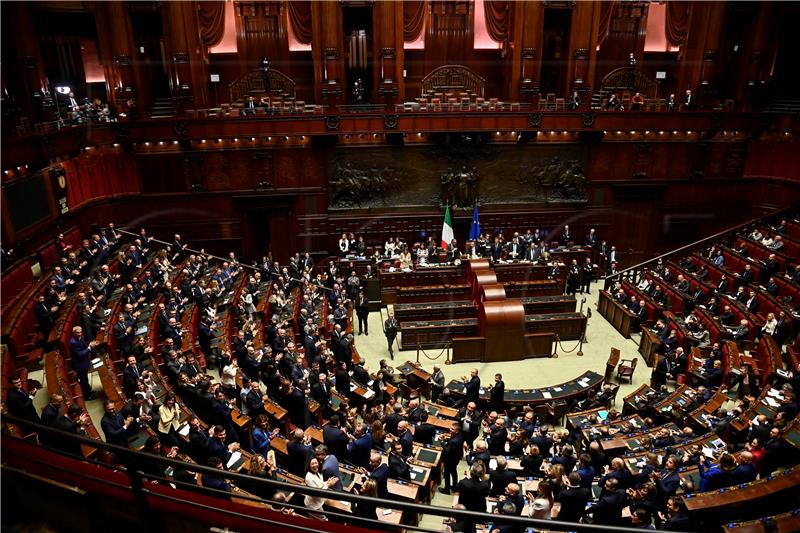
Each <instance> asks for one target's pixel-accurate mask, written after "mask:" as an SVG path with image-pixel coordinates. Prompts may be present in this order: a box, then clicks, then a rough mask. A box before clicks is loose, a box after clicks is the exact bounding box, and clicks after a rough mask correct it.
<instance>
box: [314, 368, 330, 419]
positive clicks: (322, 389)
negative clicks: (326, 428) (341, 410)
mask: <svg viewBox="0 0 800 533" xmlns="http://www.w3.org/2000/svg"><path fill="white" fill-rule="evenodd" d="M311 398H313V399H314V401H316V402H317V403H318V404H319V405H320V407H321V408H322V416H323V417H325V418H330V416H331V414H332V411H331V386H330V384H329V383H328V376H327V374H325V373H324V372H320V374H319V380H318V381H317V382H316V383H314V384H313V385H311Z"/></svg>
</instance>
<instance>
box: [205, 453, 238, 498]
mask: <svg viewBox="0 0 800 533" xmlns="http://www.w3.org/2000/svg"><path fill="white" fill-rule="evenodd" d="M206 464H207V465H208V466H210V467H211V468H217V469H219V470H225V463H224V461H223V460H222V459H220V458H219V457H216V456H212V457H209V458H208V462H207V463H206ZM200 479H201V481H202V483H203V486H204V487H207V488H209V489H215V490H221V491H223V492H231V485H230V483H228V481H227V480H226V479H225V478H222V477H217V476H215V475H213V474H203V475H202V476H201V478H200Z"/></svg>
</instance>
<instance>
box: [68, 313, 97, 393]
mask: <svg viewBox="0 0 800 533" xmlns="http://www.w3.org/2000/svg"><path fill="white" fill-rule="evenodd" d="M96 344H97V342H96V341H91V342H86V339H84V338H83V328H81V327H80V326H75V327H74V328H72V338H71V339H70V340H69V352H70V355H71V356H72V360H71V364H72V369H73V370H75V373H76V374H77V376H78V383H80V386H81V391H82V392H83V397H84V399H86V400H94V399H95V398H96V396H95V394H94V392H92V388H91V386H90V385H89V362H90V360H91V356H92V348H94V347H95V345H96Z"/></svg>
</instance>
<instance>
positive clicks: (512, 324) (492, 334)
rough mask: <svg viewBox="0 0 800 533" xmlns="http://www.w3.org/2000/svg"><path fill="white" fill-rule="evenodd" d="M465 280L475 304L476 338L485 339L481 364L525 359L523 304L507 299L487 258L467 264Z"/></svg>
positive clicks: (517, 300) (519, 301)
mask: <svg viewBox="0 0 800 533" xmlns="http://www.w3.org/2000/svg"><path fill="white" fill-rule="evenodd" d="M467 279H468V280H469V283H470V285H472V294H473V297H474V298H475V301H476V302H477V303H478V335H479V336H480V337H483V339H484V349H483V359H482V360H483V361H484V362H495V361H518V360H520V359H524V358H525V355H526V353H525V352H526V348H525V307H524V306H523V305H522V301H521V300H519V299H517V298H514V299H509V298H506V291H505V288H504V287H503V284H502V283H498V282H497V275H496V274H495V272H494V270H493V269H492V268H491V266H490V264H489V260H488V259H474V260H472V261H470V262H469V263H467Z"/></svg>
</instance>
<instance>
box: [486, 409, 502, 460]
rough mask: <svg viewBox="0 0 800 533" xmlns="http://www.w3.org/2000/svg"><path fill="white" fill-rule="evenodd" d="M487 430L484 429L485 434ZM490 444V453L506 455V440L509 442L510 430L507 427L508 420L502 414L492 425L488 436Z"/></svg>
mask: <svg viewBox="0 0 800 533" xmlns="http://www.w3.org/2000/svg"><path fill="white" fill-rule="evenodd" d="M485 434H486V430H484V435H485ZM486 442H487V443H488V445H489V454H490V455H505V453H506V442H508V430H507V429H506V420H505V418H503V417H502V416H498V417H497V420H495V423H494V424H493V425H492V427H491V430H490V433H489V436H488V437H487V438H486Z"/></svg>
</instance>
